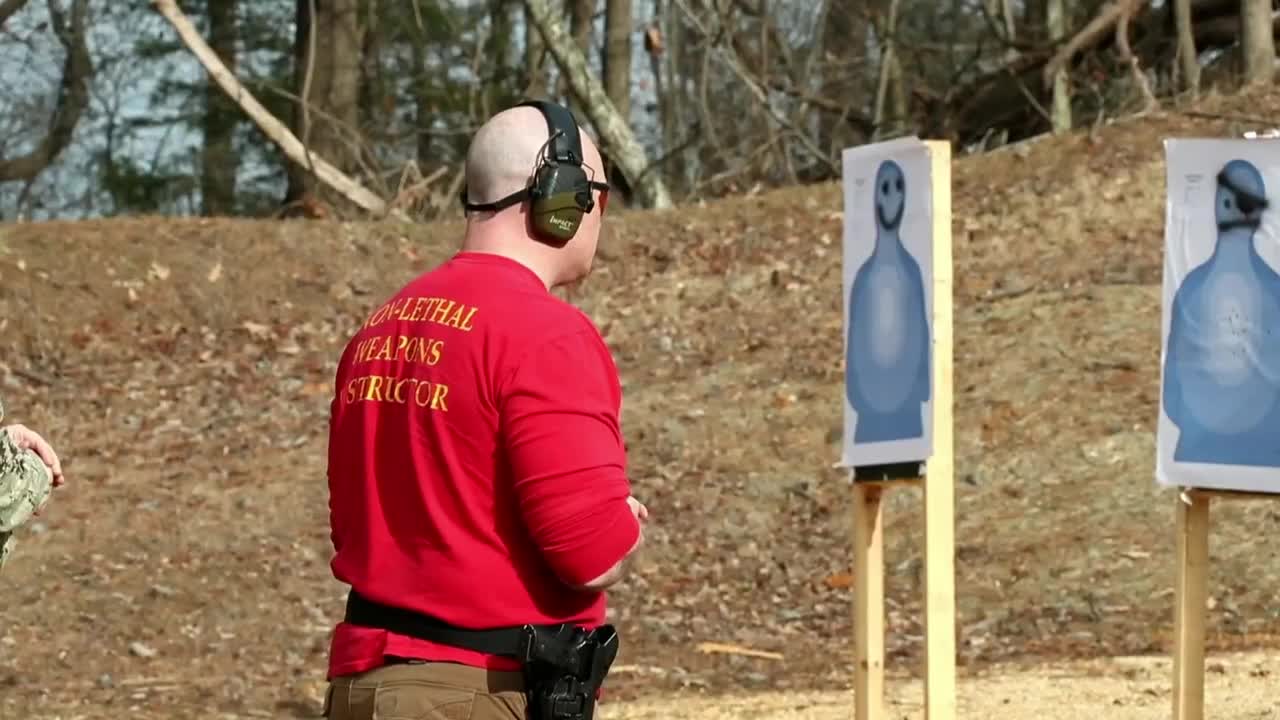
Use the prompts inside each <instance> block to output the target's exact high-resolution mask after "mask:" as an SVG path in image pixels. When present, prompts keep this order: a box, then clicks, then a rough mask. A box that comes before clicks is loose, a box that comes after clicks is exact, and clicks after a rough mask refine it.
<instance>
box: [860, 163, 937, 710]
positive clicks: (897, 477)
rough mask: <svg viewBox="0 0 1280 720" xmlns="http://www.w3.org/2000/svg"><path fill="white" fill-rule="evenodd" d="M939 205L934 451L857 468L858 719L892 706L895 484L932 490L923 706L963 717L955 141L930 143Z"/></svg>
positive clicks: (928, 496)
mask: <svg viewBox="0 0 1280 720" xmlns="http://www.w3.org/2000/svg"><path fill="white" fill-rule="evenodd" d="M924 144H925V145H926V146H927V147H928V148H929V157H930V164H931V167H932V172H931V173H930V177H931V179H932V185H933V187H932V202H933V262H932V277H933V345H932V347H933V353H932V355H933V358H934V360H933V378H932V386H933V404H932V408H933V453H932V455H931V457H930V458H929V460H928V463H927V465H926V470H925V472H924V473H923V477H921V475H922V473H921V472H920V464H919V463H902V464H893V465H876V466H864V467H857V468H855V469H854V472H853V483H852V484H853V518H852V520H853V527H852V540H853V578H854V579H853V583H854V602H853V628H854V629H853V632H854V652H855V664H854V703H855V712H854V717H855V718H856V720H882V719H884V718H886V717H887V715H886V714H885V709H884V655H885V641H884V639H885V620H884V618H885V612H884V530H883V527H884V526H883V512H882V500H883V497H884V494H885V493H886V492H888V491H890V490H891V489H893V488H895V487H904V486H906V487H912V486H919V487H921V488H922V492H923V496H924V566H925V573H924V610H925V618H924V630H925V632H924V635H925V637H924V644H925V653H924V708H925V718H927V719H928V720H951V718H954V717H955V714H956V679H955V676H956V638H955V450H954V435H953V419H952V417H953V414H952V408H953V390H952V357H953V353H952V348H953V341H952V264H951V263H952V260H951V146H950V144H949V143H947V142H946V141H935V140H928V141H924Z"/></svg>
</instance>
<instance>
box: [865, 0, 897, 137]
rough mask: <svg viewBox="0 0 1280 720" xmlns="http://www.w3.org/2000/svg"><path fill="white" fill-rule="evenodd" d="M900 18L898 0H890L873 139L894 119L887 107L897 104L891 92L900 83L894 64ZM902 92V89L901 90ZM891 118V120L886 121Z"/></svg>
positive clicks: (883, 33)
mask: <svg viewBox="0 0 1280 720" xmlns="http://www.w3.org/2000/svg"><path fill="white" fill-rule="evenodd" d="M897 20H898V0H889V3H888V8H887V11H886V12H885V17H884V18H883V19H882V20H881V21H880V22H881V25H880V32H879V33H878V34H879V35H880V36H881V37H880V38H879V40H880V78H879V80H878V81H877V83H876V104H875V112H874V115H873V119H872V122H874V123H875V127H876V129H875V133H874V134H873V135H872V138H871V139H872V140H873V141H875V140H879V139H881V138H882V137H884V135H885V129H886V125H891V124H892V120H889V118H887V116H886V109H890V110H889V111H890V112H892V108H893V106H894V105H896V103H895V102H893V101H892V99H891V98H890V93H891V92H893V91H894V90H895V86H896V85H898V83H896V82H895V75H898V74H900V73H895V71H894V66H895V65H896V64H897V53H896V52H894V42H893V36H894V32H895V28H896V27H897ZM899 92H900V91H899ZM887 120H889V122H886V121H887Z"/></svg>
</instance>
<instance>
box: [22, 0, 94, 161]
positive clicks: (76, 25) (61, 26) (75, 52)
mask: <svg viewBox="0 0 1280 720" xmlns="http://www.w3.org/2000/svg"><path fill="white" fill-rule="evenodd" d="M21 7H22V5H21V4H18V3H6V5H5V7H4V8H2V9H3V10H4V12H6V13H14V12H17V11H18V9H20V8H21ZM49 19H50V21H51V25H52V27H53V30H54V33H55V34H56V35H57V38H58V42H59V43H60V44H61V45H62V49H63V51H64V52H65V53H66V59H65V60H63V62H62V77H61V78H60V80H59V87H58V93H57V100H56V102H55V104H54V106H53V112H52V113H50V115H49V124H48V127H47V128H46V129H45V134H44V137H42V138H40V141H39V142H37V143H35V147H33V148H31V150H29V151H28V152H26V153H24V154H22V155H18V156H16V157H4V156H3V155H0V182H9V181H11V180H25V181H27V182H32V181H34V180H35V178H36V176H37V175H39V174H40V173H41V172H43V171H44V169H45V168H47V167H49V166H50V165H52V164H53V163H54V162H56V161H57V159H58V156H59V155H61V154H62V151H63V150H65V149H66V148H67V146H68V145H70V144H71V140H72V136H73V135H75V131H76V126H77V125H79V124H80V119H81V117H82V116H83V115H84V114H85V112H86V111H87V110H88V109H89V100H90V96H89V90H90V87H89V86H90V84H91V83H92V82H93V74H94V69H93V56H92V55H90V54H89V45H88V42H87V40H88V35H89V32H88V25H89V0H75V2H73V3H72V4H71V15H70V17H67V13H66V12H65V11H64V10H62V9H61V7H59V3H52V2H51V3H49Z"/></svg>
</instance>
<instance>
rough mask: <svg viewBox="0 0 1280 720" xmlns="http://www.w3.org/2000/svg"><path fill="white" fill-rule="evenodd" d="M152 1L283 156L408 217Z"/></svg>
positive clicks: (367, 203)
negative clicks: (312, 144)
mask: <svg viewBox="0 0 1280 720" xmlns="http://www.w3.org/2000/svg"><path fill="white" fill-rule="evenodd" d="M151 3H152V5H153V6H154V7H155V8H156V10H157V11H158V12H159V13H160V14H161V15H163V16H164V18H165V19H166V20H168V21H169V24H170V25H172V26H173V29H174V30H176V31H177V33H178V36H179V37H180V38H182V41H183V43H185V44H186V46H187V48H189V49H190V50H191V53H192V54H193V55H195V56H196V59H197V60H199V61H200V64H201V65H203V66H204V68H205V70H206V71H208V73H209V75H211V76H212V77H213V79H214V81H215V82H217V83H218V86H219V87H221V88H222V90H223V91H224V92H226V93H227V95H229V96H231V99H232V100H234V101H235V103H236V104H237V105H239V106H240V108H241V109H242V110H244V112H245V114H247V115H248V116H249V117H250V118H251V119H252V120H253V122H254V123H255V124H256V125H257V126H258V127H259V128H261V129H262V132H264V133H266V135H267V137H269V138H271V140H272V141H273V142H275V143H276V144H277V145H279V146H280V149H281V150H283V151H284V153H285V155H288V156H289V159H290V160H292V161H294V162H295V163H297V164H298V165H300V166H302V167H304V168H309V169H312V170H313V172H314V174H315V176H316V177H317V178H318V179H319V180H320V181H321V182H323V183H325V184H326V185H328V186H329V187H331V188H333V189H334V190H336V191H337V192H339V193H341V194H342V195H343V196H345V197H346V198H347V199H348V200H350V201H351V202H353V203H355V204H356V205H359V206H360V207H362V208H364V209H365V210H368V211H369V212H371V213H374V214H377V215H386V214H390V215H391V216H392V217H394V218H396V219H397V220H403V221H408V220H409V218H408V216H407V215H405V214H404V213H403V211H401V210H399V209H397V208H392V207H390V206H389V205H388V204H387V203H386V201H384V200H383V199H382V198H380V197H378V196H377V195H375V194H374V193H372V192H370V191H369V190H368V189H367V188H365V187H364V186H363V185H361V184H360V183H358V182H356V181H355V180H353V179H352V178H350V177H348V176H347V175H346V174H345V173H343V172H342V171H341V170H339V169H337V168H336V167H334V166H333V165H331V164H330V163H329V162H328V161H326V160H325V159H324V158H322V157H320V156H319V155H316V154H315V153H312V152H311V151H310V150H308V149H307V148H306V146H305V145H303V144H302V142H301V141H300V140H298V138H297V136H295V135H294V134H293V133H292V132H290V131H289V128H287V127H285V126H284V124H283V123H281V122H280V121H279V120H278V119H276V117H275V116H274V115H272V114H271V113H270V112H269V111H268V110H267V109H266V108H264V107H263V106H262V104H261V103H259V102H258V100H257V99H256V98H254V97H253V95H252V94H251V93H250V92H249V91H248V90H246V89H245V87H244V86H243V85H241V84H240V81H239V80H237V79H236V77H235V75H232V74H231V72H230V71H228V70H227V66H226V65H224V64H223V63H222V61H221V60H220V59H219V58H218V55H217V54H216V53H214V52H213V49H212V48H210V47H209V45H208V44H207V43H205V41H204V38H202V37H200V33H199V32H198V31H197V30H196V29H195V27H194V26H193V25H192V24H191V21H190V20H188V19H187V17H186V16H185V15H183V14H182V11H181V10H179V9H178V6H177V3H176V2H175V1H174V0H151Z"/></svg>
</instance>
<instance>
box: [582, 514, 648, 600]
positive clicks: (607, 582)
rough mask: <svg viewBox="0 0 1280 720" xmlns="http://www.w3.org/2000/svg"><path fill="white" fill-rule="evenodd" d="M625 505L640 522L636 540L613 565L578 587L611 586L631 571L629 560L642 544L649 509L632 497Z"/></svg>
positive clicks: (599, 588) (594, 588) (633, 557)
mask: <svg viewBox="0 0 1280 720" xmlns="http://www.w3.org/2000/svg"><path fill="white" fill-rule="evenodd" d="M627 505H628V506H630V507H631V512H632V513H633V514H634V515H635V517H636V520H637V521H639V522H640V534H639V536H637V537H636V542H635V544H634V545H632V546H631V549H630V550H628V551H627V554H626V555H625V556H624V557H623V558H622V559H621V560H619V561H618V562H617V563H616V564H614V566H613V567H611V568H609V569H608V570H606V571H605V572H604V574H603V575H601V576H600V577H598V578H596V579H594V580H592V581H590V582H588V583H586V584H585V585H583V586H582V587H581V588H580V589H583V590H604V589H606V588H608V587H611V586H613V585H615V584H617V582H618V581H619V580H621V579H622V578H624V577H626V576H627V574H628V573H629V572H631V561H632V560H634V559H635V557H636V551H637V550H639V549H640V546H641V545H643V544H644V521H645V520H647V519H648V518H649V510H648V509H647V508H646V507H645V506H644V504H642V503H641V502H640V501H639V500H636V499H635V498H634V497H628V498H627Z"/></svg>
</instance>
